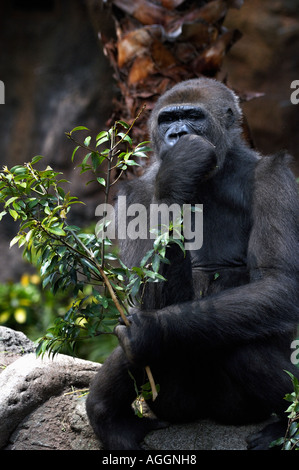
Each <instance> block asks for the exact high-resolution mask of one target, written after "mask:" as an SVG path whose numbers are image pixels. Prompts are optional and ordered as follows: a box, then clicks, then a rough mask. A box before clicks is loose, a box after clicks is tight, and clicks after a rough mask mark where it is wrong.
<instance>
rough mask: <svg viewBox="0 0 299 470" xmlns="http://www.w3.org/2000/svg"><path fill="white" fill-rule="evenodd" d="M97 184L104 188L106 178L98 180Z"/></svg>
mask: <svg viewBox="0 0 299 470" xmlns="http://www.w3.org/2000/svg"><path fill="white" fill-rule="evenodd" d="M97 182H98V183H100V184H101V185H102V186H106V181H105V178H101V177H99V178H97Z"/></svg>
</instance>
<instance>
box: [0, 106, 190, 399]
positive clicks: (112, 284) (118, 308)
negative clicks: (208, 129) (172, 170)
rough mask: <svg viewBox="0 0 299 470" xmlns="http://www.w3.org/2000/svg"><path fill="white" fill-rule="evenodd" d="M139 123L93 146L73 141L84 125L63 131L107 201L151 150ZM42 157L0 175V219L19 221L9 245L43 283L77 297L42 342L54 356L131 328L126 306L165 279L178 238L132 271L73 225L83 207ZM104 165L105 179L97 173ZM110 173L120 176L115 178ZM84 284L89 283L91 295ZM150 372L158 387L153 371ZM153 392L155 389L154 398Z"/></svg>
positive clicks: (163, 238)
mask: <svg viewBox="0 0 299 470" xmlns="http://www.w3.org/2000/svg"><path fill="white" fill-rule="evenodd" d="M139 114H140V113H139ZM138 117H139V115H138V116H137V117H136V119H137V118H138ZM136 119H135V120H134V122H135V121H136ZM134 122H133V124H132V125H131V126H129V125H128V124H127V123H125V122H123V121H117V122H116V123H115V124H114V126H113V127H112V128H111V129H110V130H109V131H102V132H100V133H99V134H98V135H97V136H96V138H95V145H94V146H92V138H91V137H90V136H88V137H86V138H85V139H84V141H83V143H80V141H78V140H77V138H75V137H74V136H75V135H76V134H77V132H80V131H88V129H87V128H86V127H84V126H78V127H75V128H74V129H73V130H72V131H71V132H68V133H66V135H67V137H68V138H69V139H71V140H72V141H73V142H74V143H75V144H76V147H75V149H74V151H73V154H72V161H73V160H74V159H75V156H76V153H77V151H78V149H79V148H81V149H84V151H85V152H86V154H85V155H84V157H83V159H82V161H81V162H80V163H79V165H78V166H79V167H80V168H81V173H86V172H90V173H91V175H92V179H91V180H90V181H89V182H88V183H87V184H89V183H90V182H91V181H97V183H98V184H99V185H100V187H101V188H102V189H103V191H104V193H105V202H107V201H108V197H109V190H110V188H111V186H112V185H113V184H115V182H116V181H117V179H118V178H119V177H120V176H121V174H122V173H123V172H124V171H126V170H127V168H128V167H129V166H134V165H138V163H137V161H136V159H137V158H144V157H146V153H145V152H147V151H148V150H149V147H148V146H147V142H142V143H141V144H138V145H137V146H135V147H133V143H132V140H131V138H130V136H129V132H130V130H131V128H132V126H133V125H134ZM124 146H125V147H126V148H125V149H123V147H124ZM42 158H43V157H42V156H36V157H34V158H33V159H32V161H31V162H30V163H25V164H24V165H16V166H14V167H13V168H11V169H8V168H7V167H4V168H3V171H1V172H0V202H2V203H3V204H4V210H3V211H2V212H1V213H0V220H1V218H2V217H4V216H5V215H6V214H10V216H11V217H12V218H13V219H14V220H15V221H16V222H18V223H19V230H18V232H17V234H16V236H15V237H14V238H13V239H12V241H11V243H10V245H11V246H12V245H14V244H18V245H19V247H20V248H21V247H22V248H23V250H24V256H25V257H26V258H27V259H28V260H29V261H30V262H32V263H33V264H35V266H37V268H38V270H39V272H40V275H41V278H42V286H43V287H44V288H45V287H47V286H48V287H50V289H51V291H52V292H53V293H54V294H56V293H57V292H61V291H65V290H67V291H68V294H69V295H71V297H72V298H73V302H72V305H71V307H70V308H69V309H68V311H67V312H66V313H65V315H64V316H63V317H61V316H60V317H57V318H56V320H55V322H54V325H53V326H51V327H50V328H48V330H47V332H46V334H45V335H44V336H43V337H42V338H40V339H39V341H38V347H37V353H38V354H42V355H43V354H45V352H49V353H51V354H56V353H58V352H59V351H61V350H64V351H65V350H66V351H67V352H69V353H74V351H75V348H76V345H77V344H78V342H79V341H82V340H86V339H88V338H93V337H95V336H99V335H107V334H113V329H114V327H115V326H116V324H117V322H118V318H119V316H121V317H122V319H123V321H124V323H125V324H126V325H128V324H129V322H128V319H127V317H126V315H125V313H126V312H127V308H128V306H130V305H132V304H133V303H134V302H135V301H136V298H138V295H139V292H140V291H142V286H144V285H145V284H146V283H148V282H159V281H164V280H165V279H164V278H163V276H161V274H160V273H159V267H160V263H161V262H162V263H167V262H168V260H167V259H166V247H167V246H168V245H169V243H171V242H175V243H179V244H181V241H180V240H178V239H177V238H176V239H174V238H173V236H172V235H171V232H170V233H169V232H167V233H166V232H165V233H163V234H161V235H159V236H157V238H156V240H155V242H154V245H153V249H151V250H150V252H149V253H147V254H146V256H145V257H144V259H143V260H142V262H141V265H140V266H139V267H133V268H132V269H128V268H127V267H126V266H125V265H124V263H123V262H122V261H121V260H120V259H119V257H118V255H116V254H115V250H113V249H112V242H111V240H109V239H107V238H105V237H103V238H102V239H99V238H98V237H97V236H96V235H95V234H94V233H86V232H85V231H84V230H82V228H80V227H78V226H74V225H71V224H69V222H68V220H69V218H70V211H71V208H72V207H73V205H74V204H83V202H82V201H79V200H78V198H77V197H74V196H71V194H70V192H66V190H65V189H64V186H65V185H66V184H68V182H67V181H66V180H65V179H63V178H62V177H61V173H58V172H55V171H54V170H53V169H52V168H51V167H49V166H47V167H46V168H45V169H42V170H40V169H38V165H40V164H41V160H42ZM103 166H104V168H105V177H103V176H99V169H102V168H103ZM101 167H102V168H101ZM113 170H117V171H118V172H119V175H118V177H117V178H116V179H115V180H114V181H111V173H112V171H113ZM108 222H109V221H107V223H108ZM86 286H89V290H88V293H87V294H86ZM139 300H140V299H139ZM141 300H142V299H141ZM146 371H147V373H148V376H149V380H150V382H151V384H152V388H153V389H154V382H153V379H152V377H151V373H150V370H149V368H146ZM156 393H157V392H156V391H153V398H155V396H156Z"/></svg>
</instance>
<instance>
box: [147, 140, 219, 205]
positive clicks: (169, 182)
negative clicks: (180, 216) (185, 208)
mask: <svg viewBox="0 0 299 470" xmlns="http://www.w3.org/2000/svg"><path fill="white" fill-rule="evenodd" d="M186 150H187V151H186ZM160 158H161V164H160V167H159V171H158V173H157V177H156V184H155V197H156V199H157V200H158V201H160V202H166V203H177V204H188V203H192V202H194V201H192V198H193V197H194V194H195V188H196V187H197V186H198V184H200V182H201V181H204V180H206V179H207V178H209V177H210V176H211V174H212V173H213V171H214V170H215V168H216V166H217V157H216V153H215V147H214V145H212V144H211V143H210V142H209V141H208V140H206V139H204V138H202V137H199V136H197V135H185V136H182V137H181V138H180V139H179V141H178V142H177V143H176V144H175V145H174V146H173V147H168V146H167V147H165V149H164V150H163V149H162V151H161V153H160Z"/></svg>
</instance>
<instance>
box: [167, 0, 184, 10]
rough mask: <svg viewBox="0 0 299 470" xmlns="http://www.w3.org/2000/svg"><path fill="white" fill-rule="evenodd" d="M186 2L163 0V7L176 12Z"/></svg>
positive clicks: (182, 0)
mask: <svg viewBox="0 0 299 470" xmlns="http://www.w3.org/2000/svg"><path fill="white" fill-rule="evenodd" d="M185 1H186V0H162V6H163V7H164V8H167V9H168V10H174V9H175V8H176V7H179V6H180V5H182V3H184V2H185Z"/></svg>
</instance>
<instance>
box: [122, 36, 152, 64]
mask: <svg viewBox="0 0 299 470" xmlns="http://www.w3.org/2000/svg"><path fill="white" fill-rule="evenodd" d="M151 43H152V36H151V35H150V33H149V31H148V30H147V29H146V28H140V29H135V30H134V31H131V32H130V33H128V34H126V35H125V36H123V37H122V38H121V39H119V40H118V42H117V50H118V66H119V67H123V66H124V65H125V64H126V63H127V62H129V61H130V60H132V59H133V58H134V57H136V56H140V55H142V54H145V53H146V52H147V51H148V49H149V48H150V46H151Z"/></svg>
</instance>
